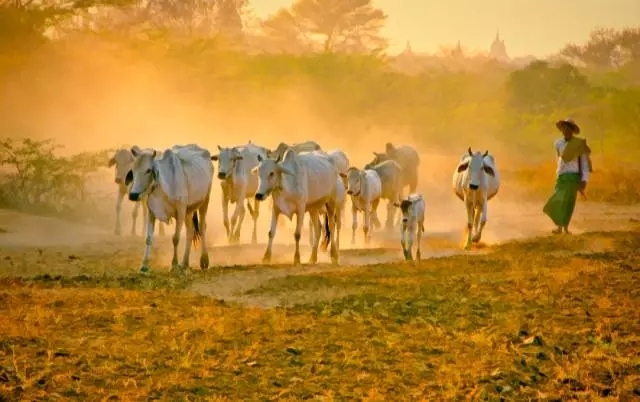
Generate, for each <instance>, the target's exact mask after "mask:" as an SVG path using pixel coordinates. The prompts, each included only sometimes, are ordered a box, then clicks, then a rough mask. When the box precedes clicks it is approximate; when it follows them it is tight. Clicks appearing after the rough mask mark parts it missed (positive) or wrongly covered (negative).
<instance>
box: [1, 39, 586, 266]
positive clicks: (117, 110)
mask: <svg viewBox="0 0 640 402" xmlns="http://www.w3.org/2000/svg"><path fill="white" fill-rule="evenodd" d="M49 52H52V50H50V51H49ZM64 52H65V54H64V57H62V56H61V55H43V56H42V59H43V60H45V59H46V60H50V61H49V62H48V65H47V68H46V69H43V68H39V67H38V66H32V67H31V68H32V69H33V71H17V72H16V73H15V77H14V79H13V80H12V85H9V86H7V87H6V88H5V89H4V91H3V94H2V96H1V97H0V110H2V111H3V112H2V114H4V115H5V116H11V117H12V118H11V119H8V118H7V119H4V121H6V122H7V124H8V125H10V127H7V132H14V133H18V135H17V136H20V133H29V136H30V137H33V136H34V135H37V136H39V138H41V139H44V138H54V139H55V140H56V141H57V142H58V143H60V144H62V145H64V146H65V148H64V149H63V150H61V152H62V153H76V152H81V151H93V150H100V149H104V148H116V147H120V146H132V145H139V146H142V147H153V148H156V149H165V148H168V147H171V146H173V145H174V144H186V143H197V144H199V145H200V146H203V147H206V148H208V149H210V150H211V151H212V153H215V152H216V150H217V146H218V145H220V146H233V145H239V144H243V143H246V142H247V141H249V140H250V141H252V142H253V143H256V144H259V145H262V146H265V147H268V148H272V147H275V146H276V145H277V144H278V143H279V142H280V141H284V142H288V143H291V142H298V141H304V140H308V139H312V140H315V141H317V142H318V143H320V144H321V145H322V146H323V148H324V149H333V148H341V149H342V150H344V151H345V152H346V154H347V155H348V157H349V158H350V162H351V164H352V165H355V166H362V165H364V164H365V163H367V162H369V161H370V160H371V158H372V156H373V155H372V152H373V151H379V152H381V151H383V150H384V144H385V143H386V142H393V143H394V144H412V145H414V146H415V147H416V148H417V149H418V151H419V153H420V157H421V163H420V185H419V192H420V193H422V194H423V195H424V197H425V199H426V200H427V204H428V207H427V223H426V230H427V234H426V237H427V238H435V239H436V240H437V241H436V243H437V244H439V245H441V246H443V247H444V248H449V249H453V248H458V247H459V243H460V239H461V237H462V235H463V229H464V226H465V224H466V217H465V211H464V208H463V205H462V203H461V202H460V201H459V200H458V199H457V198H456V197H455V196H454V194H453V191H452V185H451V176H452V173H453V169H454V167H455V166H456V163H457V161H458V160H459V158H460V155H461V154H462V153H463V152H465V150H466V146H461V145H460V143H459V142H457V141H455V138H454V137H453V136H452V141H451V144H452V145H451V146H449V147H447V146H442V145H439V146H438V147H437V148H436V147H433V148H430V147H429V146H424V147H419V146H418V145H417V142H416V141H414V139H413V138H412V135H411V134H410V132H409V130H408V129H406V128H405V127H401V126H398V127H393V125H392V124H387V125H385V127H377V126H375V125H372V124H371V123H370V122H367V121H363V120H362V119H358V118H344V119H343V120H340V121H335V120H334V119H332V118H328V117H326V114H325V113H323V111H322V107H321V103H320V102H318V97H319V95H318V93H317V91H316V90H315V89H314V88H313V87H312V86H310V85H308V84H307V83H305V82H304V81H300V80H292V81H286V80H284V81H283V82H282V84H281V85H280V86H279V87H278V89H277V90H274V89H269V90H261V89H260V88H258V87H257V88H256V89H255V90H254V91H253V92H247V91H243V92H242V93H238V92H236V91H235V90H234V83H233V82H229V83H226V84H225V85H224V87H221V88H219V91H214V92H213V93H202V91H201V90H200V88H199V87H198V85H197V84H198V83H197V82H193V81H190V80H189V79H186V78H185V77H187V78H188V76H189V74H188V71H176V68H177V67H175V66H169V65H167V64H166V63H159V62H156V61H144V60H140V59H139V58H137V57H135V55H132V54H129V53H126V52H118V51H114V50H113V49H109V48H107V45H105V44H103V43H100V42H99V41H98V42H96V41H91V40H89V39H87V40H86V41H84V42H80V43H77V42H73V43H69V44H68V45H67V47H66V48H65V49H64ZM47 56H52V57H50V58H48V57H47ZM53 56H55V57H53ZM181 68H183V67H181ZM36 69H37V71H36ZM34 75H35V76H37V77H38V79H37V80H34V79H31V78H29V77H32V76H34ZM443 134H444V135H452V133H443ZM481 139H484V140H481ZM550 141H551V139H550ZM468 146H471V147H472V148H473V149H474V150H483V151H484V150H485V149H488V150H490V151H491V152H492V153H493V154H494V155H495V156H496V161H497V164H498V168H499V169H502V168H504V167H507V166H510V165H513V164H514V163H523V161H518V158H517V155H515V156H514V155H513V153H509V152H507V150H508V149H510V147H509V146H507V145H505V144H503V143H500V142H498V141H496V140H495V139H493V138H492V136H491V135H489V134H487V135H485V136H478V140H476V141H475V142H474V143H473V144H468ZM551 180H552V179H551V178H550V191H551V185H552V182H551ZM99 187H100V191H101V193H103V194H104V205H105V208H110V209H112V210H113V211H114V215H115V197H116V186H115V184H114V183H113V173H112V171H111V170H110V169H107V168H106V167H105V169H104V180H102V181H101V183H100V185H99ZM518 194H519V191H518V184H517V183H516V182H514V181H510V180H509V179H507V178H505V177H503V182H502V187H501V190H500V193H499V194H498V196H497V197H496V198H495V199H494V200H492V201H491V203H490V206H489V221H488V224H487V226H486V229H485V236H484V239H483V240H484V241H485V242H487V243H491V244H492V243H499V242H502V241H505V240H508V239H514V238H525V237H530V236H536V235H540V234H543V233H545V232H547V231H548V230H549V229H550V228H551V225H550V223H549V222H547V221H546V219H545V218H544V216H543V215H542V213H541V205H539V204H537V203H531V202H527V199H526V198H524V197H522V196H519V195H518ZM220 199H221V192H220V186H219V183H218V180H217V179H215V178H214V185H213V191H212V196H211V205H210V208H209V215H208V217H207V222H208V236H209V238H208V242H209V243H210V244H212V245H220V246H222V245H226V244H227V241H226V238H225V235H224V229H223V226H222V214H221V208H220ZM233 208H234V205H231V206H230V214H231V213H232V212H233ZM578 208H579V209H580V208H581V207H578ZM131 209H132V204H131V203H129V202H128V201H125V202H124V205H123V210H122V215H121V218H122V225H123V233H125V234H128V233H129V228H130V225H131V218H130V215H131ZM378 213H379V216H380V218H381V220H382V221H384V218H385V216H386V202H384V201H383V202H382V203H381V205H380V207H379V210H378ZM344 217H345V219H344V222H343V224H342V226H343V228H342V234H341V248H345V249H348V248H362V247H364V245H363V243H362V230H361V228H359V229H358V231H357V233H356V238H357V242H356V244H355V245H353V246H352V245H351V244H350V243H351V242H350V239H351V220H352V219H351V210H350V201H348V202H347V210H346V211H345V215H344ZM8 219H9V218H8V217H3V224H6V226H7V227H9V226H11V227H15V228H17V229H15V230H16V231H18V232H21V233H23V235H22V236H23V237H24V236H27V237H29V236H30V240H31V244H32V245H36V244H45V243H46V242H45V239H46V240H47V241H49V242H52V241H54V242H57V243H64V242H68V243H76V242H82V241H88V239H94V240H100V241H102V240H103V238H107V237H109V236H111V232H112V231H113V225H114V221H110V222H99V223H97V225H96V226H97V227H98V228H96V229H91V230H88V229H86V228H85V229H81V228H79V227H78V226H77V225H75V226H73V225H71V224H68V226H63V225H64V224H63V223H60V222H58V223H56V224H53V223H51V224H43V221H42V220H39V221H38V223H33V224H31V226H29V225H30V224H28V223H24V222H25V221H22V223H18V222H14V223H7V222H9V221H8ZM43 219H44V218H43ZM114 219H115V217H114ZM283 219H284V218H283ZM358 220H359V222H361V221H362V216H359V217H358ZM269 221H270V203H269V202H266V203H263V204H262V205H261V208H260V218H259V221H258V241H259V242H260V243H264V242H266V239H267V232H268V225H269ZM251 225H252V222H251V219H250V218H249V217H248V214H247V216H245V221H244V224H243V229H242V237H241V242H242V243H249V242H250V235H251ZM578 225H579V224H578ZM27 229H28V230H27ZM142 229H143V223H142V214H140V217H139V220H138V223H137V232H138V233H139V234H140V233H141V231H142ZM5 230H8V229H5ZM9 231H11V230H9ZM172 231H173V226H170V227H168V228H167V237H166V238H164V239H161V240H158V247H156V249H157V250H162V251H161V252H160V251H158V252H159V253H160V254H161V255H162V256H161V258H162V259H163V260H167V259H168V258H169V255H170V253H171V246H170V241H169V237H170V236H171V233H172ZM307 233H308V231H307V230H305V231H304V232H303V243H304V244H305V245H306V244H308V240H305V239H306V235H307ZM4 237H7V236H4ZM12 238H13V239H14V242H22V241H23V240H24V243H25V244H26V243H27V239H23V238H20V237H19V236H18V235H17V233H14V235H13V237H12ZM20 239H22V240H20ZM397 239H398V234H397V233H392V234H386V235H382V234H376V237H375V239H374V242H373V243H372V244H371V245H369V246H368V247H371V248H374V247H389V248H395V249H399V247H400V246H399V243H398V240H397ZM438 241H440V243H438ZM135 242H136V244H138V245H139V246H140V247H142V245H143V240H142V238H141V237H138V238H137V239H136V240H135ZM276 242H277V243H279V244H282V245H289V244H292V243H293V224H292V223H285V224H284V225H281V226H280V228H279V229H278V233H277V237H276ZM434 247H435V246H434ZM220 250H226V251H224V252H222V253H221V254H220V256H219V257H218V260H219V261H218V262H220V263H224V264H236V263H242V262H244V261H247V262H248V261H251V262H252V263H256V262H257V261H258V260H259V258H260V257H261V255H262V252H263V248H262V247H259V249H255V250H254V249H253V248H252V249H242V251H240V249H234V248H232V247H229V248H221V249H220ZM282 251H283V252H284V253H285V254H286V255H287V257H286V258H284V257H283V258H284V259H283V260H282V262H285V260H286V262H288V261H290V259H289V258H290V257H289V256H290V255H291V254H292V250H291V249H290V248H289V249H286V250H285V249H283V250H282ZM181 252H182V246H181V247H180V253H181ZM431 252H432V253H433V254H434V255H435V254H437V250H436V249H435V248H432V249H431ZM240 254H241V255H242V256H240ZM197 255H198V253H197V252H192V258H194V257H193V256H197ZM325 257H326V256H321V257H320V259H321V261H323V258H325ZM363 258H365V257H363ZM303 259H304V258H303Z"/></svg>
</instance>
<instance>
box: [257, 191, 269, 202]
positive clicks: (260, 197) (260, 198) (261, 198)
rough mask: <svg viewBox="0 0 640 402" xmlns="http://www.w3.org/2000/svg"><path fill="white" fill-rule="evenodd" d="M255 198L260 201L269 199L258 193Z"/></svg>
mask: <svg viewBox="0 0 640 402" xmlns="http://www.w3.org/2000/svg"><path fill="white" fill-rule="evenodd" d="M255 198H256V200H258V201H264V199H265V198H267V196H266V194H262V193H256V195H255Z"/></svg>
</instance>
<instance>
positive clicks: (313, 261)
mask: <svg viewBox="0 0 640 402" xmlns="http://www.w3.org/2000/svg"><path fill="white" fill-rule="evenodd" d="M317 263H318V252H317V251H316V250H313V251H311V257H309V264H317Z"/></svg>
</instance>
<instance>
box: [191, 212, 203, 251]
mask: <svg viewBox="0 0 640 402" xmlns="http://www.w3.org/2000/svg"><path fill="white" fill-rule="evenodd" d="M201 234H202V233H201V232H200V221H198V211H193V239H192V241H193V245H194V246H197V245H198V242H199V241H200V236H201Z"/></svg>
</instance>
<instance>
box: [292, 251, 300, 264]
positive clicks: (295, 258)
mask: <svg viewBox="0 0 640 402" xmlns="http://www.w3.org/2000/svg"><path fill="white" fill-rule="evenodd" d="M293 265H300V252H299V251H296V253H295V254H294V255H293Z"/></svg>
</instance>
